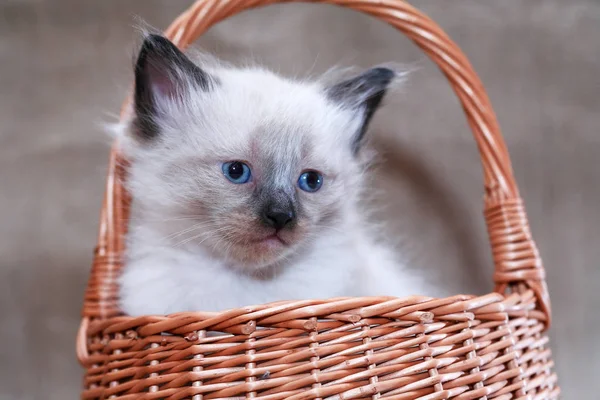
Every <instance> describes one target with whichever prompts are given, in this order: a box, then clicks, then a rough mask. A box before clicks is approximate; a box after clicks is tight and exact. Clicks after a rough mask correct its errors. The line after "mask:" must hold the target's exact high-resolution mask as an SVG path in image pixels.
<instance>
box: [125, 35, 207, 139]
mask: <svg viewBox="0 0 600 400" xmlns="http://www.w3.org/2000/svg"><path fill="white" fill-rule="evenodd" d="M210 84H211V78H210V76H209V75H208V74H207V73H206V72H204V71H203V70H202V69H201V68H200V67H198V66H197V65H196V64H194V63H193V62H192V61H191V60H190V59H189V58H187V56H186V55H185V54H183V53H182V52H181V51H180V50H179V49H178V48H177V46H175V45H174V44H173V43H171V42H170V41H169V40H168V39H166V38H164V37H162V36H160V35H148V36H146V38H145V39H144V43H143V44H142V48H141V50H140V53H139V55H138V58H137V62H136V65H135V90H134V96H133V102H134V110H135V116H136V120H135V131H136V132H135V134H136V135H138V136H139V137H140V138H142V139H146V140H150V139H152V138H154V137H156V136H157V135H158V134H159V132H158V124H157V118H159V117H160V115H158V114H159V112H160V108H159V107H158V105H159V103H160V102H163V101H168V100H171V101H182V100H183V99H184V98H185V96H186V95H187V94H188V91H190V90H192V89H194V88H199V89H202V90H208V89H209V87H210Z"/></svg>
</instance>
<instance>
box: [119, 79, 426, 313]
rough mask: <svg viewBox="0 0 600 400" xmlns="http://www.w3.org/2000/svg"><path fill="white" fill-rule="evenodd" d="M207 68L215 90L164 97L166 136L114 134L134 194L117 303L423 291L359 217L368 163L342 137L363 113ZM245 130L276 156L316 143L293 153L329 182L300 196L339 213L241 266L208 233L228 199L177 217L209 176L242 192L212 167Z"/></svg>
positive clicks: (162, 306)
mask: <svg viewBox="0 0 600 400" xmlns="http://www.w3.org/2000/svg"><path fill="white" fill-rule="evenodd" d="M210 72H211V74H213V76H217V77H218V78H219V82H220V86H219V87H218V88H217V89H215V90H213V91H211V92H210V93H195V92H193V89H190V92H192V93H191V94H189V95H186V96H185V97H184V98H183V100H182V99H179V101H168V100H164V101H163V102H162V103H161V107H163V108H162V112H163V115H164V117H163V120H162V121H161V126H162V131H163V133H162V137H161V138H160V139H159V140H158V142H157V143H154V144H151V145H147V144H141V143H140V142H139V141H138V140H136V139H135V138H133V137H132V134H131V132H130V129H129V128H128V127H127V126H126V127H125V129H124V130H123V132H122V134H121V135H120V143H121V147H122V151H123V152H124V153H125V155H126V156H127V158H128V159H129V160H130V161H131V168H130V171H129V172H130V173H129V176H128V182H127V185H128V188H129V190H130V192H131V194H132V197H133V203H132V215H131V220H130V231H129V235H128V241H127V242H128V247H127V262H126V265H125V266H124V271H123V274H122V276H121V279H120V301H121V302H120V304H121V307H122V310H123V311H124V312H126V313H127V314H130V315H145V314H170V313H175V312H181V311H195V310H203V311H219V310H224V309H229V308H234V307H242V306H246V305H253V304H262V303H267V302H273V301H279V300H293V299H310V298H329V297H338V296H371V295H390V296H407V295H412V294H423V292H425V291H426V290H427V289H426V285H425V283H424V282H423V280H422V279H421V277H420V276H416V275H415V274H414V273H408V272H406V271H405V269H404V267H403V266H402V264H401V263H399V262H397V261H396V259H395V255H394V254H393V252H392V251H391V250H390V249H389V248H388V247H387V245H386V244H385V243H384V242H383V241H382V240H381V237H379V235H378V234H377V233H378V232H377V231H376V230H374V229H372V228H371V227H370V225H369V224H368V223H367V222H366V220H367V219H368V212H366V210H365V208H364V207H365V206H364V205H363V203H362V202H361V201H360V197H361V196H360V195H361V191H362V182H363V181H364V175H363V172H364V165H363V163H361V162H360V160H358V159H357V158H356V157H355V156H354V155H353V154H352V152H351V151H350V137H349V135H350V133H349V132H353V131H355V130H356V129H357V126H358V124H359V122H360V121H359V120H360V118H362V116H361V115H359V114H358V113H352V112H350V111H348V110H347V109H344V108H343V107H339V106H336V105H334V104H331V102H330V101H328V100H327V98H326V96H325V95H324V92H323V88H322V86H321V85H320V84H319V83H317V82H294V81H289V80H286V79H283V78H280V77H278V76H276V75H274V74H272V73H270V72H268V71H265V70H263V69H257V68H246V69H234V68H229V67H227V68H225V67H223V68H221V69H219V68H216V69H214V70H211V71H210ZM279 122H281V123H282V124H281V126H283V128H280V125H279ZM259 127H261V129H263V128H264V129H266V130H265V131H264V132H263V131H261V133H260V135H261V136H259V138H258V139H257V137H256V135H257V134H256V133H252V132H256V129H258V128H259ZM265 127H266V128H265ZM252 135H254V136H253V137H254V140H259V141H260V142H259V143H260V145H261V146H262V147H261V149H263V150H261V151H268V150H269V148H270V147H269V146H271V147H272V149H273V151H274V152H275V153H277V154H283V153H285V152H286V151H290V152H291V151H292V150H294V148H295V146H296V147H297V146H299V143H300V142H299V141H300V138H304V140H307V141H308V142H309V143H311V144H314V146H313V148H312V151H311V153H310V154H308V155H306V154H305V155H301V156H298V155H297V154H296V153H293V154H292V153H290V154H291V155H290V157H296V156H298V157H300V158H299V161H298V162H299V163H300V164H301V165H300V167H302V168H306V167H310V168H315V169H318V170H320V171H324V175H325V183H324V186H323V189H321V191H320V192H317V193H313V194H305V193H299V194H298V196H300V197H301V201H303V202H304V203H305V204H306V208H307V209H309V210H313V211H312V212H314V213H315V215H316V214H319V213H320V212H322V210H323V209H325V208H327V207H336V210H338V211H339V216H340V217H339V219H337V220H336V221H335V223H332V224H331V225H330V226H322V225H319V224H318V223H316V222H314V221H316V219H315V218H317V217H316V216H315V217H314V218H313V219H314V221H313V222H314V223H309V222H307V225H306V226H307V228H306V233H305V234H304V235H303V236H302V237H301V238H300V239H299V240H298V243H296V244H295V245H294V246H293V247H292V248H291V249H290V250H289V251H288V252H286V253H284V254H283V253H282V255H281V257H279V258H277V259H274V260H273V262H272V263H271V265H268V264H269V263H266V262H265V263H260V262H259V263H257V264H256V265H245V264H244V263H243V262H241V261H239V260H238V259H236V258H235V257H230V256H229V253H228V251H227V247H228V244H227V242H226V241H225V240H224V239H223V238H219V239H215V237H214V236H215V234H213V231H211V229H213V228H214V227H215V226H216V225H215V224H220V223H221V222H222V219H219V218H217V217H214V215H221V214H218V213H219V212H222V211H223V207H227V206H228V205H227V204H220V203H224V201H223V200H222V197H215V199H214V207H215V209H214V210H211V212H213V214H211V215H213V217H210V218H208V217H206V218H207V219H206V220H199V221H194V220H193V218H192V221H190V218H188V217H184V216H182V215H187V214H182V210H186V209H187V208H188V207H190V206H189V204H191V203H190V202H193V200H194V198H195V196H211V194H210V193H212V192H211V191H214V190H215V189H214V188H213V187H211V182H215V184H216V185H219V188H221V187H223V189H219V190H226V191H233V190H238V191H240V192H239V193H240V196H242V195H243V194H242V193H245V192H242V191H243V190H245V189H244V188H241V187H239V188H238V187H233V185H230V186H231V187H229V186H226V185H227V183H224V182H225V181H224V179H225V178H224V177H222V176H220V174H221V172H220V170H219V165H220V164H219V162H222V161H227V160H228V159H247V158H248V157H250V156H248V149H247V147H248V146H247V144H248V143H249V140H251V138H250V136H252ZM296 142H298V143H296ZM265 149H266V150H265ZM361 153H362V152H361ZM194 163H197V164H194ZM300 167H298V168H300ZM282 168H283V167H282ZM294 168H295V167H294ZM194 171H200V172H198V174H200V175H201V176H202V177H203V178H201V179H200V178H198V176H197V175H194ZM206 171H208V172H206ZM292 172H293V173H294V174H297V172H296V170H295V169H294V170H293V171H292ZM213 173H214V176H213V177H211V178H204V176H205V175H207V174H213ZM282 174H283V175H282V176H284V177H285V176H287V175H285V174H284V173H283V172H282ZM211 176H212V175H211ZM293 176H296V175H293ZM221 180H223V182H221ZM326 185H327V186H326ZM321 192H323V193H321ZM232 193H235V192H232ZM221 195H222V193H221V192H219V193H216V194H215V196H221ZM231 196H232V201H233V198H234V197H237V195H231ZM209 200H210V198H209ZM225 202H226V201H225ZM203 215H204V214H203ZM203 218H204V217H203ZM307 218H308V217H307ZM194 224H197V225H198V226H196V228H194V226H195V225H194ZM225 228H226V227H225ZM221 229H224V228H223V227H221ZM215 232H216V230H215Z"/></svg>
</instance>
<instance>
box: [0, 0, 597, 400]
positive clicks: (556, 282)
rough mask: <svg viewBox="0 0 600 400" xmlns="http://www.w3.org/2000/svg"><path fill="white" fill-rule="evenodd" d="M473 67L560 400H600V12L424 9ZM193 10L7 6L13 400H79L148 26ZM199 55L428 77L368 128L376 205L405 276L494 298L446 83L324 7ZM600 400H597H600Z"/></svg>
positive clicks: (12, 0) (522, 6)
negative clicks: (530, 236)
mask: <svg viewBox="0 0 600 400" xmlns="http://www.w3.org/2000/svg"><path fill="white" fill-rule="evenodd" d="M413 3H414V4H415V5H416V6H417V7H418V8H420V9H422V10H423V11H424V12H426V13H427V14H428V15H430V16H431V17H432V18H433V19H434V20H436V21H437V22H438V23H439V24H440V25H441V26H442V28H443V29H445V30H446V31H447V32H448V34H449V35H450V36H451V37H452V38H453V39H454V40H455V41H456V42H457V43H458V44H459V46H461V47H462V49H463V50H464V51H465V53H466V54H467V56H468V57H469V58H470V60H471V62H472V64H473V65H474V67H475V70H476V71H478V73H479V74H480V77H481V79H482V80H483V83H484V84H485V86H486V88H487V90H488V93H489V95H490V97H491V100H492V103H493V105H494V106H495V111H496V113H497V115H498V119H499V121H500V125H501V126H502V128H503V132H504V135H505V138H506V141H507V144H508V148H509V150H510V153H511V155H512V160H513V165H514V168H515V173H516V178H517V180H518V182H519V184H520V187H521V194H522V196H523V198H524V199H525V202H526V205H527V209H528V211H529V216H530V221H531V225H532V230H533V233H534V237H535V238H536V240H537V243H538V245H539V248H540V252H541V254H542V257H543V259H544V260H545V266H546V271H547V275H548V283H549V286H550V290H551V295H552V300H553V306H554V326H553V327H552V329H551V332H550V334H551V339H552V348H553V352H554V355H555V360H556V362H557V366H556V369H557V371H558V373H559V380H560V384H561V386H562V387H563V393H564V398H566V399H590V398H596V396H597V393H598V392H600V379H598V378H597V376H598V374H600V340H598V332H599V330H600V312H599V311H598V306H599V305H600V290H599V289H598V288H599V286H600V266H599V261H600V243H599V239H600V212H599V211H598V209H599V207H600V187H599V184H600V132H599V128H598V126H599V125H600V47H599V41H600V2H598V1H597V0H590V1H584V0H561V1H558V0H512V1H502V2H500V1H496V0H472V1H471V0H460V1H453V2H445V1H440V0H414V1H413ZM189 4H191V2H190V1H189V0H186V1H183V0H168V1H167V0H164V1H157V0H122V1H107V0H105V1H98V0H95V1H91V0H53V1H43V0H1V1H0V399H3V400H16V399H35V400H37V399H72V398H77V397H78V396H79V394H78V393H79V389H80V383H81V369H80V367H79V366H78V364H77V362H76V358H75V353H74V343H75V333H76V330H77V327H78V324H79V321H80V318H79V313H80V309H81V301H82V295H83V291H84V285H85V283H86V279H87V276H88V272H89V269H90V263H91V257H92V250H93V247H94V244H95V240H96V229H97V222H98V214H99V210H100V206H101V201H102V195H103V191H104V177H105V167H106V162H107V157H108V146H109V143H110V139H109V138H108V136H107V135H106V134H105V133H104V132H103V128H102V125H103V124H105V123H106V122H113V121H115V115H116V113H117V112H118V110H119V107H120V103H121V101H122V99H123V97H124V96H125V93H126V90H127V87H128V84H129V82H130V81H131V77H132V74H131V65H132V60H133V56H134V51H135V43H136V41H139V40H138V39H139V38H137V37H136V33H135V31H134V29H133V28H132V26H133V25H134V24H136V22H135V19H134V16H139V17H141V18H142V19H143V20H145V21H146V22H147V23H149V24H151V25H153V26H155V27H158V28H165V27H167V25H168V24H169V23H170V22H171V21H172V20H173V19H174V18H175V17H176V16H177V15H178V14H179V13H180V12H181V11H183V10H184V9H185V8H186V7H187V6H188V5H189ZM199 45H200V46H201V47H202V48H204V49H206V50H208V51H211V52H215V53H217V54H218V55H220V56H221V57H223V58H225V59H228V60H232V61H246V60H248V59H253V60H257V61H259V62H261V63H264V64H266V65H268V66H271V67H273V68H275V69H277V70H279V71H281V72H282V73H284V74H288V75H303V74H306V73H307V72H311V73H313V74H315V73H319V72H322V71H324V70H326V69H327V68H329V67H330V66H332V65H342V66H360V67H367V66H370V65H373V64H377V63H381V62H388V61H395V62H401V63H404V64H406V65H407V66H408V67H410V68H411V69H414V70H415V72H414V73H413V74H412V76H411V78H410V80H409V82H408V83H407V85H406V86H405V87H404V89H403V90H401V91H400V92H399V93H397V94H395V95H394V96H393V98H391V99H390V101H389V104H388V107H387V109H386V110H385V111H383V112H382V113H381V114H380V115H378V117H377V118H376V121H375V123H374V125H373V129H372V134H373V137H374V144H375V146H376V147H377V148H379V149H380V150H382V152H383V160H384V161H383V162H382V163H381V165H380V166H379V168H378V169H377V174H376V179H375V186H376V187H377V188H378V189H379V192H378V199H377V203H378V205H379V206H380V213H381V214H382V215H384V216H385V218H386V220H389V221H390V229H391V231H392V234H391V237H393V238H395V239H397V240H396V241H397V242H398V244H399V246H401V249H402V252H403V254H404V255H405V256H406V258H407V259H408V262H409V263H410V264H411V265H413V266H415V267H416V268H419V269H423V270H426V271H428V272H429V273H431V274H432V276H435V277H436V279H439V280H440V282H443V283H444V285H445V286H446V290H447V291H448V292H469V293H477V294H479V293H485V292H488V291H489V290H490V288H491V271H492V264H491V257H490V252H489V247H488V242H487V237H486V232H485V227H484V224H483V218H482V214H481V210H482V184H481V182H482V176H481V168H480V163H479V158H478V154H477V151H476V147H475V144H474V142H473V140H472V138H471V135H470V132H469V129H468V127H467V125H466V122H465V119H464V116H463V114H462V111H461V108H460V106H459V104H458V102H457V100H456V98H455V97H454V94H453V93H452V91H451V90H450V88H449V86H448V85H447V83H446V82H445V80H444V78H443V76H442V75H441V74H440V73H439V72H438V70H437V68H436V67H435V66H434V65H433V64H432V63H431V62H429V61H428V59H427V58H426V57H425V56H424V55H423V54H422V53H421V52H420V51H419V50H418V49H417V48H416V47H415V46H414V45H413V44H412V43H411V42H410V41H409V40H407V39H405V38H404V37H403V36H402V35H401V34H399V33H397V32H396V31H395V30H394V29H392V28H391V27H389V26H386V25H384V24H383V23H381V22H379V21H377V20H375V19H373V18H370V17H367V16H364V15H361V14H358V13H356V12H353V11H349V10H345V9H340V8H336V7H332V6H324V5H306V4H293V5H283V6H271V7H267V8H264V9H260V10H254V11H251V12H247V13H244V14H242V15H238V16H236V17H234V18H231V19H229V20H227V21H226V22H224V23H222V24H219V25H218V26H216V27H214V28H213V29H211V30H210V31H209V33H207V34H206V35H205V36H204V37H203V38H202V39H201V40H200V42H199ZM594 393H595V394H594Z"/></svg>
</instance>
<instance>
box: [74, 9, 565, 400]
mask: <svg viewBox="0 0 600 400" xmlns="http://www.w3.org/2000/svg"><path fill="white" fill-rule="evenodd" d="M275 2H276V1H275V0H201V1H199V2H197V3H196V4H194V5H193V6H192V7H191V8H190V9H189V10H187V11H186V12H184V13H183V14H182V15H181V16H180V17H179V18H178V19H177V20H176V21H175V22H174V23H173V24H172V25H171V27H170V28H169V29H168V30H167V32H166V35H167V36H168V37H169V38H171V39H172V40H173V41H174V42H175V43H176V44H177V45H178V46H180V47H182V48H183V47H186V46H187V45H188V44H189V43H191V42H192V41H194V40H195V39H196V38H197V37H198V36H199V35H200V34H201V33H202V32H204V31H206V30H207V29H208V28H209V27H210V26H211V25H213V24H214V23H216V22H218V21H220V20H222V19H224V18H226V17H229V16H231V15H233V14H236V13H238V12H240V11H242V10H244V9H248V8H252V7H257V6H261V5H265V4H270V3H275ZM320 2H324V3H332V4H338V5H341V6H346V7H350V8H353V9H356V10H359V11H362V12H364V13H367V14H371V15H373V16H375V17H377V18H379V19H381V20H383V21H386V22H387V23H389V24H391V25H392V26H394V27H396V28H397V29H398V30H399V31H401V32H403V33H404V34H406V35H407V36H409V37H410V38H411V39H412V40H414V42H415V43H416V44H417V45H418V46H420V47H421V48H422V49H423V51H425V52H426V53H427V54H428V55H429V56H430V57H431V58H432V59H433V60H434V61H435V62H436V63H437V64H438V66H439V67H440V68H441V69H442V71H443V72H444V74H445V75H446V77H447V78H448V80H449V81H450V84H451V85H452V87H453V89H454V91H455V92H456V94H457V95H458V97H459V99H460V101H461V103H462V106H463V108H464V110H465V112H466V114H467V118H468V121H469V124H470V127H471V129H472V131H473V134H474V137H475V140H476V142H477V145H478V148H479V152H480V154H481V159H482V163H483V171H484V179H485V218H486V222H487V227H488V232H489V237H490V241H491V246H492V252H493V257H494V263H495V274H494V281H495V292H493V293H491V294H488V295H485V296H481V297H475V296H464V295H460V296H454V297H449V298H444V299H433V298H428V297H417V296H413V297H407V298H402V299H396V298H389V297H371V298H337V299H330V300H303V301H291V302H290V301H287V302H285V301H284V302H279V303H274V304H267V305H259V306H249V307H245V308H240V309H235V310H230V311H226V312H222V313H213V312H201V311H199V312H193V313H179V314H174V315H168V316H164V315H157V316H144V317H137V318H132V317H129V316H126V315H123V314H122V312H121V311H120V310H119V308H118V298H117V295H118V290H117V279H116V278H117V276H118V275H119V271H120V269H121V267H122V254H123V250H124V241H123V237H124V235H125V233H126V229H127V210H128V197H127V193H126V192H125V190H124V188H123V186H122V185H121V182H122V180H123V178H124V175H125V172H126V163H125V160H123V159H121V158H120V155H119V154H118V153H117V152H116V151H115V150H114V149H113V151H112V153H111V158H110V169H109V174H108V181H107V191H106V197H105V199H104V205H103V208H102V215H101V220H100V238H99V242H98V247H97V249H96V252H95V259H94V265H93V269H92V274H91V277H90V280H89V283H88V288H87V292H86V295H85V305H84V310H83V320H82V324H81V328H80V331H79V334H78V339H77V353H78V357H79V360H80V362H81V363H82V365H83V366H84V367H85V368H86V376H85V383H84V385H85V389H84V391H83V393H82V396H81V397H82V399H109V398H116V399H123V400H125V399H173V400H174V399H184V398H185V399H189V398H192V399H195V400H196V399H216V398H257V399H258V398H260V399H263V400H277V399H295V400H296V399H297V400H301V399H321V398H335V399H357V398H361V399H366V398H371V399H377V398H386V399H415V398H419V399H492V398H493V399H517V398H518V399H555V398H558V396H559V392H560V390H559V388H558V386H557V385H556V376H555V374H554V373H553V371H552V367H553V362H552V360H551V354H550V350H548V349H547V347H546V346H547V342H548V339H547V337H546V336H545V335H544V331H545V329H546V328H547V327H548V325H549V323H550V302H549V298H548V292H547V289H546V284H545V282H544V269H543V267H542V263H541V260H540V257H539V255H538V251H537V249H536V246H535V244H534V242H533V240H532V239H531V234H530V230H529V227H528V223H527V217H526V215H525V211H524V208H523V204H522V202H521V199H520V197H519V192H518V189H517V186H516V183H515V180H514V177H513V175H512V170H511V165H510V161H509V158H508V154H507V150H506V147H505V145H504V143H503V140H502V137H501V135H500V130H499V127H498V124H497V122H496V118H495V116H494V113H493V111H492V108H491V106H490V104H489V100H488V98H487V95H486V93H485V91H484V89H483V87H482V84H481V82H480V81H479V79H478V77H477V76H476V75H475V73H474V72H473V70H472V68H471V65H470V64H469V62H468V61H467V59H466V58H465V56H464V54H463V53H462V52H461V51H460V50H459V49H458V47H457V46H456V45H455V44H454V43H453V42H452V41H451V40H450V39H449V38H448V36H446V35H445V34H444V32H443V31H442V30H441V29H440V28H439V27H438V26H437V25H436V24H435V23H434V22H433V21H432V20H430V19H429V18H428V17H426V16H425V15H423V14H421V13H420V12H419V11H417V10H416V9H414V8H413V7H411V6H410V5H408V4H406V3H404V2H402V1H400V0H329V1H323V0H321V1H320ZM207 330H209V331H222V332H225V333H227V334H228V335H225V336H217V337H214V336H210V337H207V335H206V331H207Z"/></svg>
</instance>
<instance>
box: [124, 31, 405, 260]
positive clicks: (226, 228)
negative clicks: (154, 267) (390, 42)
mask: <svg viewBox="0 0 600 400" xmlns="http://www.w3.org/2000/svg"><path fill="white" fill-rule="evenodd" d="M394 78H395V74H394V72H392V71H391V70H390V69H387V68H374V69H371V70H368V71H366V72H365V73H363V74H361V75H358V76H355V77H352V78H350V79H346V80H342V81H341V82H340V81H339V82H335V83H332V84H323V83H319V82H297V81H291V80H287V79H283V78H281V77H278V76H276V75H274V74H273V73H270V72H268V71H265V70H262V69H257V68H245V69H235V68H230V67H214V66H209V65H197V64H196V63H194V62H192V61H191V60H190V59H189V58H187V57H186V56H185V55H184V54H183V53H181V52H180V51H179V50H178V49H177V48H176V47H175V46H174V45H173V44H172V43H171V42H169V41H168V40H167V39H165V38H163V37H160V36H155V35H151V36H148V37H147V38H146V39H145V41H144V44H143V46H142V49H141V51H140V54H139V57H138V60H137V64H136V67H135V91H134V98H133V100H134V101H133V106H132V107H133V113H132V114H133V117H132V119H131V121H130V124H129V129H128V134H127V135H126V137H124V138H123V139H122V141H121V142H122V147H123V151H124V152H125V155H126V156H127V157H128V158H129V160H130V161H131V168H130V173H129V177H128V185H129V190H130V191H131V194H132V196H133V199H134V206H135V207H136V208H137V209H138V210H137V215H138V216H143V217H142V218H141V219H142V221H143V220H144V219H146V222H147V223H154V224H155V226H157V227H158V228H159V229H160V230H161V231H162V232H163V233H164V237H165V240H166V241H167V242H168V243H167V245H175V246H187V247H188V248H192V249H193V248H194V247H196V248H197V247H198V246H201V247H202V248H203V249H205V250H208V251H210V252H212V253H213V254H214V255H216V256H218V257H222V258H224V259H226V260H228V261H230V262H231V263H232V264H234V265H236V266H238V267H242V268H247V269H255V268H260V267H263V266H267V265H272V264H275V263H277V262H278V261H280V260H282V259H284V258H286V257H287V256H290V255H291V254H294V253H296V252H297V251H300V250H301V249H302V248H304V245H306V244H307V243H314V242H317V243H318V241H319V240H320V238H321V237H322V236H321V235H327V234H330V233H331V231H332V230H335V229H336V225H337V226H338V228H337V229H340V228H341V226H342V225H341V224H340V223H341V222H342V221H343V220H344V218H345V217H346V215H345V214H346V213H347V212H348V210H350V209H352V207H353V205H354V203H355V201H356V198H357V196H358V194H359V193H360V188H361V183H362V180H363V175H362V173H363V168H364V167H363V163H362V162H361V161H360V155H361V145H362V143H363V141H364V134H365V131H366V129H367V126H368V123H369V121H370V119H371V117H372V116H373V113H374V112H375V111H376V109H377V107H378V106H379V104H380V102H381V100H382V98H383V96H384V94H385V92H386V89H387V87H388V85H389V84H390V83H391V82H392V81H393V79H394Z"/></svg>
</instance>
